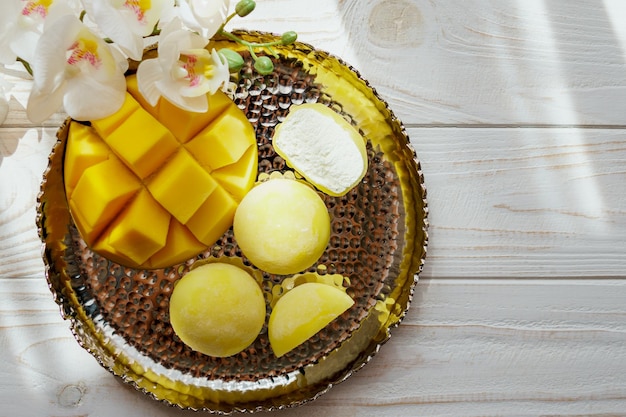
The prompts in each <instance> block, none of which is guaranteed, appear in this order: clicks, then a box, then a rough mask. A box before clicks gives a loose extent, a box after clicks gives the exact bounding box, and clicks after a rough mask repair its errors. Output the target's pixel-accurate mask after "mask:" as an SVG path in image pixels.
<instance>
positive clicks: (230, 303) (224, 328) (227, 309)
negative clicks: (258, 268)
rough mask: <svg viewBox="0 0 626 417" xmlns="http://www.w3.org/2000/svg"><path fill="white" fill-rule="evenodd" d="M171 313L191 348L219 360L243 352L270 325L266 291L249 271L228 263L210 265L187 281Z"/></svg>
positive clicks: (177, 288)
mask: <svg viewBox="0 0 626 417" xmlns="http://www.w3.org/2000/svg"><path fill="white" fill-rule="evenodd" d="M169 311H170V323H171V325H172V328H173V329H174V332H175V333H176V335H178V337H179V338H180V339H181V340H182V341H183V342H184V343H185V344H186V345H188V346H189V347H191V348H192V349H194V350H196V351H198V352H201V353H204V354H205V355H210V356H216V357H226V356H231V355H235V354H237V353H239V352H241V351H242V350H244V349H245V348H246V347H248V346H249V345H250V344H251V343H252V342H254V340H255V339H256V337H257V336H258V334H259V332H260V331H261V329H262V327H263V324H264V323H265V299H264V298H263V292H262V291H261V288H260V287H259V285H258V284H257V282H256V281H255V280H254V278H252V276H251V275H250V274H248V273H247V272H246V271H244V270H243V269H241V268H238V267H236V266H234V265H230V264H226V263H210V264H205V265H202V266H199V267H197V268H196V269H193V270H192V271H190V272H189V273H187V274H186V275H185V276H183V277H182V278H181V279H180V280H179V281H178V282H177V283H176V286H175V287H174V290H173V292H172V296H171V298H170V309H169Z"/></svg>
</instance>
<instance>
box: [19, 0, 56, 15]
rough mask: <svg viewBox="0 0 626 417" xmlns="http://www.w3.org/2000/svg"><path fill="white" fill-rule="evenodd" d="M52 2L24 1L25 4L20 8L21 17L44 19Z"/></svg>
mask: <svg viewBox="0 0 626 417" xmlns="http://www.w3.org/2000/svg"><path fill="white" fill-rule="evenodd" d="M53 1H54V0H39V1H26V2H25V3H26V4H25V5H24V7H23V8H22V16H24V17H31V18H34V17H39V18H41V19H45V18H46V16H48V9H49V8H50V6H51V5H52V3H53Z"/></svg>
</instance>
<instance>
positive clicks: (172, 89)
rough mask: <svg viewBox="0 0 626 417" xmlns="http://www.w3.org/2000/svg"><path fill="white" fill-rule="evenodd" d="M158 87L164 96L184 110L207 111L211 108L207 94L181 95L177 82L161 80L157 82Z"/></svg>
mask: <svg viewBox="0 0 626 417" xmlns="http://www.w3.org/2000/svg"><path fill="white" fill-rule="evenodd" d="M168 81H169V80H168ZM157 87H158V89H159V90H160V91H161V94H162V95H163V97H165V98H166V99H167V100H168V101H170V102H172V103H173V104H174V105H176V106H177V107H179V108H181V109H183V110H186V111H191V112H196V113H205V112H206V111H207V110H208V109H209V101H208V99H207V97H206V95H202V96H198V97H183V96H181V95H180V92H179V86H178V85H177V84H176V83H173V82H167V81H159V82H158V83H157Z"/></svg>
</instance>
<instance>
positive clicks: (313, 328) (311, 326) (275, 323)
mask: <svg viewBox="0 0 626 417" xmlns="http://www.w3.org/2000/svg"><path fill="white" fill-rule="evenodd" d="M353 304H354V300H352V298H350V296H349V295H348V294H346V293H345V292H344V291H342V290H341V289H339V288H337V287H334V286H332V285H327V284H322V283H317V282H308V283H305V284H301V285H298V286H297V287H294V288H293V289H291V290H289V291H288V292H287V293H285V294H284V295H283V296H282V297H281V298H280V299H279V300H278V301H277V302H276V305H275V306H274V309H273V310H272V313H271V314H270V319H269V322H268V335H269V339H270V345H271V347H272V350H273V351H274V354H275V355H276V356H277V357H281V356H283V355H285V354H286V353H288V352H290V351H291V350H293V349H295V348H296V347H298V346H300V345H301V344H302V343H304V342H306V341H307V340H308V339H309V338H311V337H312V336H314V335H315V334H316V333H317V332H319V331H320V330H322V329H323V328H324V327H326V326H327V325H328V324H330V322H332V321H333V320H335V319H336V318H337V317H339V316H340V315H341V314H342V313H343V312H345V311H346V310H348V309H349V308H350V307H352V305H353Z"/></svg>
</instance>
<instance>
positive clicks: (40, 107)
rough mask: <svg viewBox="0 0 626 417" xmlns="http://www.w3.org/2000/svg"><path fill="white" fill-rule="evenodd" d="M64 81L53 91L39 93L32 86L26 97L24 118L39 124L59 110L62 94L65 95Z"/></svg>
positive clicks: (34, 86) (37, 89)
mask: <svg viewBox="0 0 626 417" xmlns="http://www.w3.org/2000/svg"><path fill="white" fill-rule="evenodd" d="M64 87H65V81H63V82H62V83H61V84H60V85H58V86H57V88H55V89H53V90H46V91H45V92H44V91H41V90H40V89H39V88H37V86H36V85H33V88H32V90H31V91H30V95H29V96H28V105H27V106H26V116H27V117H28V119H29V120H30V121H31V122H33V123H41V122H43V121H44V120H46V119H47V118H48V117H50V116H52V114H53V113H54V112H56V111H57V110H59V108H60V107H61V105H62V104H63V94H65V88H64Z"/></svg>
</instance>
